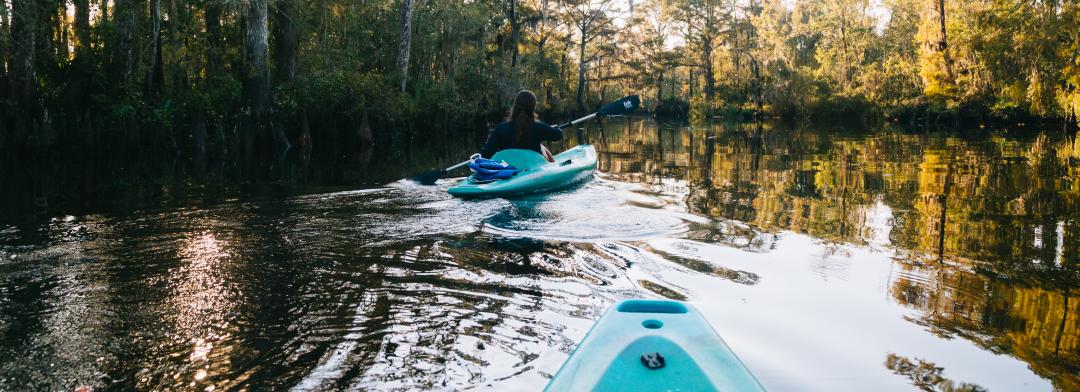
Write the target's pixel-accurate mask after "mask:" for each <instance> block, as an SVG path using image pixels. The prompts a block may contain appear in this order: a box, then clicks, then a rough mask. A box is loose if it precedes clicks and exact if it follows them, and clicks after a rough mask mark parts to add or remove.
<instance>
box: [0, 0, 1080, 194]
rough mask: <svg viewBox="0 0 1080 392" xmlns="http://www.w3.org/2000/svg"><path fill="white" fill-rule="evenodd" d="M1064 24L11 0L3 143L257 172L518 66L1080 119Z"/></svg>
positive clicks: (696, 113) (885, 114) (654, 82)
mask: <svg viewBox="0 0 1080 392" xmlns="http://www.w3.org/2000/svg"><path fill="white" fill-rule="evenodd" d="M1078 26H1080V5H1078V4H1077V3H1075V2H1060V1H1041V2H1021V3H1016V2H1011V1H1001V0H976V1H964V2H960V1H956V0H948V1H946V0H884V1H883V2H880V3H879V2H871V1H867V0H837V1H794V2H789V1H772V0H766V1H758V0H499V1H495V0H476V1H473V0H448V1H447V0H441V1H432V0H368V1H340V0H318V1H298V0H273V1H271V0H198V1H177V0H145V1H144V0H101V1H97V0H5V1H0V31H2V34H0V59H2V61H0V148H3V149H6V150H12V151H40V150H42V149H51V148H54V147H57V146H64V145H68V146H71V145H74V146H92V147H95V148H96V149H97V150H99V151H108V150H109V148H110V147H114V146H127V145H138V146H139V150H141V152H140V154H143V155H147V156H149V155H157V154H161V153H165V155H166V156H168V155H169V154H171V155H173V156H176V155H181V156H185V157H190V159H191V160H192V161H193V162H196V166H200V165H203V164H204V162H206V161H208V160H211V161H229V162H245V164H242V165H238V169H239V170H240V171H241V172H243V171H248V172H251V173H252V174H255V175H258V174H259V173H261V172H263V171H264V170H265V167H262V168H260V166H258V165H255V166H252V165H251V164H250V163H251V162H270V161H272V160H271V159H270V158H271V157H273V156H275V155H280V154H281V152H283V151H287V150H289V149H290V147H295V148H297V149H298V150H299V151H302V152H305V153H306V152H308V151H311V147H312V146H313V145H315V146H320V148H319V149H316V151H320V154H323V155H326V156H336V157H340V156H342V155H343V154H344V155H363V151H369V150H370V149H371V147H372V146H373V145H376V144H380V145H394V146H398V147H402V146H412V145H413V144H414V143H433V144H435V143H440V142H443V141H447V140H452V139H453V140H461V139H464V140H467V141H469V142H473V140H474V139H479V138H482V130H483V129H484V127H485V125H487V124H490V122H492V121H497V120H498V118H500V117H501V116H502V114H503V112H504V111H505V109H506V106H507V104H508V100H509V97H510V96H511V95H512V94H513V93H514V92H515V91H516V90H518V89H521V88H529V89H533V90H535V91H536V92H537V94H538V96H540V98H541V101H542V108H543V111H544V113H545V115H546V116H549V117H555V116H563V115H566V114H571V113H582V112H586V111H589V110H590V109H591V108H594V107H596V106H597V105H599V104H601V103H602V102H604V101H608V100H611V99H613V98H616V97H617V96H619V95H621V94H624V93H627V92H636V93H639V94H641V95H642V96H643V97H645V98H646V100H647V102H648V103H647V105H646V107H647V109H649V110H650V111H652V112H654V113H656V114H659V115H673V116H686V115H689V116H691V117H701V116H708V115H724V114H739V115H772V116H781V117H791V118H808V117H809V118H822V119H828V118H836V117H841V116H842V117H843V118H866V117H877V118H899V119H907V120H910V121H912V122H915V123H919V124H925V123H938V122H941V121H942V120H943V119H945V120H947V119H972V120H977V121H987V120H991V119H997V120H1003V119H1004V120H1009V121H1014V122H1020V121H1025V120H1026V119H1035V118H1053V119H1057V120H1061V121H1065V122H1067V123H1075V119H1076V112H1077V108H1078V107H1080V55H1078V52H1080V27H1078ZM475 143H476V144H479V140H476V141H475ZM125 151H130V149H125Z"/></svg>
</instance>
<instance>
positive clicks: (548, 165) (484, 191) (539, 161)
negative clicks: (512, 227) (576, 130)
mask: <svg viewBox="0 0 1080 392" xmlns="http://www.w3.org/2000/svg"><path fill="white" fill-rule="evenodd" d="M554 158H555V162H548V160H547V159H544V156H543V155H540V153H538V152H535V151H531V150H517V149H511V150H502V151H499V152H497V153H495V156H493V157H491V160H493V161H506V163H509V164H510V165H513V166H514V167H516V168H518V169H521V172H520V173H517V174H515V175H514V176H513V177H510V178H507V179H505V180H495V181H486V182H481V181H477V180H476V176H475V175H472V176H469V177H468V178H466V179H464V180H461V182H459V183H458V184H457V185H454V186H453V187H451V188H450V189H449V190H448V191H449V192H450V194H451V195H454V196H459V197H498V196H510V195H521V194H526V193H536V192H544V191H550V190H554V189H558V188H562V187H565V186H568V185H571V184H574V183H577V182H579V181H582V180H584V179H586V178H589V176H591V175H592V173H593V171H594V170H596V148H595V147H593V146H591V145H588V144H583V145H579V146H576V147H574V148H571V149H569V150H566V151H563V152H562V153H560V154H558V155H555V157H554Z"/></svg>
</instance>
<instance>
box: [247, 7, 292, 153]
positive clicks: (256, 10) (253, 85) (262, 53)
mask: <svg viewBox="0 0 1080 392" xmlns="http://www.w3.org/2000/svg"><path fill="white" fill-rule="evenodd" d="M268 1H269V0H251V2H250V3H249V4H248V6H247V9H246V10H245V11H246V15H245V19H244V23H245V26H244V96H243V98H244V114H245V117H246V120H247V121H245V124H244V129H245V132H244V135H243V141H242V144H243V150H244V167H245V168H246V171H247V172H248V173H253V172H254V168H255V167H254V166H253V165H254V158H255V153H256V151H255V150H256V148H257V147H256V146H262V145H265V142H264V141H265V140H266V138H265V137H266V136H267V134H268V133H269V134H270V135H273V136H274V137H273V139H274V140H273V142H274V143H275V144H280V143H282V142H284V143H287V141H285V140H284V139H283V138H282V139H279V138H278V137H277V134H278V131H277V130H276V129H275V127H274V126H273V124H272V123H271V121H270V115H271V106H270V105H271V100H270V66H269V55H270V48H269V44H268V42H269V37H268V35H269V21H268V19H267V16H268V15H267V12H268V4H267V2H268ZM282 147H284V146H283V145H282ZM260 150H262V149H260ZM263 151H265V150H263ZM255 174H259V173H255Z"/></svg>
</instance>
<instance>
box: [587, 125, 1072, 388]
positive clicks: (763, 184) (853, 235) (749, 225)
mask: <svg viewBox="0 0 1080 392" xmlns="http://www.w3.org/2000/svg"><path fill="white" fill-rule="evenodd" d="M609 127H619V128H622V127H625V129H626V131H623V132H618V131H613V130H612V129H609V130H608V131H607V132H603V138H593V139H594V140H595V141H596V142H597V144H600V150H601V156H600V163H599V164H600V170H601V171H604V172H606V173H607V174H608V175H609V176H610V177H611V178H613V179H616V180H627V181H633V182H640V183H644V184H649V185H650V186H652V187H654V188H656V189H657V190H658V191H661V190H662V191H665V192H676V193H677V192H678V191H680V189H677V188H676V187H680V186H683V187H686V188H687V189H686V191H685V192H684V193H685V195H686V196H685V203H686V207H687V209H688V210H689V211H690V212H692V213H696V214H701V215H706V216H709V217H713V218H716V219H717V221H716V222H715V223H711V224H709V225H697V226H695V227H692V228H691V232H690V234H689V237H690V238H695V239H707V240H708V241H710V242H717V243H722V244H727V245H730V246H733V247H737V248H740V249H745V250H754V249H758V250H767V249H768V248H769V247H770V244H771V243H772V241H773V238H774V237H773V236H774V233H777V232H779V231H786V230H789V231H794V232H799V233H805V234H809V235H811V236H813V237H817V238H820V239H822V240H823V241H825V242H835V243H838V244H855V245H869V246H875V245H884V246H888V247H890V248H892V249H895V251H896V254H897V256H896V257H895V258H894V262H895V264H896V266H898V272H897V273H895V274H894V276H892V278H891V283H890V286H891V287H890V289H889V290H890V291H891V296H892V298H893V299H894V300H895V301H897V302H899V303H900V304H903V305H904V306H906V307H909V308H911V309H914V310H916V311H918V314H919V316H918V317H913V318H911V319H910V321H911V322H913V323H916V324H919V325H922V326H924V327H925V328H926V329H928V330H930V331H932V332H934V333H936V334H939V335H940V336H944V337H961V338H964V339H968V340H971V341H973V342H975V343H976V344H978V345H979V346H981V347H983V348H985V349H988V350H991V351H993V352H999V353H1007V354H1010V355H1013V356H1016V357H1017V358H1020V359H1022V360H1024V361H1025V362H1028V363H1029V364H1030V366H1031V367H1032V369H1033V370H1034V371H1035V372H1036V373H1038V374H1040V375H1042V376H1044V377H1047V378H1050V379H1051V380H1052V381H1053V382H1054V385H1055V386H1056V387H1057V388H1058V389H1062V390H1080V380H1078V379H1077V377H1076V376H1074V375H1075V374H1077V373H1078V372H1080V311H1078V310H1077V307H1078V305H1080V298H1077V297H1078V296H1077V293H1076V291H1077V287H1078V286H1080V268H1078V263H1080V142H1078V139H1080V137H1078V136H1080V135H1061V134H1060V132H1050V131H1048V132H1038V133H1036V136H1033V137H1030V138H1019V139H1017V138H1012V137H1009V138H1006V137H1003V136H1000V135H999V134H998V133H995V132H985V131H977V132H975V133H977V135H972V136H971V137H964V136H962V135H964V134H965V133H964V132H958V135H954V134H923V133H913V132H905V131H902V130H898V129H893V128H892V127H889V126H885V127H882V128H881V129H880V130H877V131H873V132H870V133H869V134H866V133H856V134H853V133H849V132H847V131H845V130H843V129H836V130H828V129H826V130H824V131H823V130H822V129H820V128H815V129H812V130H811V129H800V128H798V127H796V128H795V129H794V130H792V129H790V128H786V127H783V128H782V129H781V127H773V126H770V125H769V124H761V123H757V124H734V123H713V124H709V125H706V126H697V127H686V126H684V125H675V126H663V125H661V126H659V127H652V126H651V123H650V122H648V121H634V120H631V121H629V123H628V124H626V125H611V126H609ZM593 133H596V132H595V131H594V132H593ZM966 134H971V133H970V132H968V133H966ZM877 208H884V209H886V210H887V211H888V212H889V214H890V215H891V218H890V219H888V221H886V222H875V221H874V219H873V216H874V215H875V214H874V211H875V209H877ZM744 223H745V224H744ZM887 363H889V364H891V365H889V366H890V369H893V370H896V371H898V372H901V371H900V370H897V369H895V368H894V366H893V365H895V366H897V367H900V368H904V367H913V368H914V369H916V370H918V369H921V368H923V367H924V366H922V365H926V364H925V363H920V365H914V364H912V363H911V362H910V361H908V360H906V359H903V358H900V359H896V358H892V357H890V360H889V361H887ZM904 363H906V364H907V365H911V366H906V365H905V366H901V365H903V364H904ZM931 367H932V366H931ZM912 377H915V376H912ZM920 377H921V376H920ZM913 379H914V378H913ZM917 385H920V386H922V385H921V384H918V383H917ZM932 387H933V388H939V387H941V385H937V386H932ZM957 387H958V388H960V390H965V389H964V388H968V390H978V389H979V388H978V387H977V386H971V385H968V386H957ZM924 388H926V387H924Z"/></svg>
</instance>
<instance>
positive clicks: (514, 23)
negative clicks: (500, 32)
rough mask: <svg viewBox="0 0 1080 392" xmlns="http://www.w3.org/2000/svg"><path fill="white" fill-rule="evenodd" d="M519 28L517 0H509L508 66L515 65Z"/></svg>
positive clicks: (513, 66) (512, 66)
mask: <svg viewBox="0 0 1080 392" xmlns="http://www.w3.org/2000/svg"><path fill="white" fill-rule="evenodd" d="M520 30H521V27H520V26H518V17H517V0H510V53H511V55H510V68H515V67H517V61H518V36H519V35H520V34H521V32H520Z"/></svg>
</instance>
